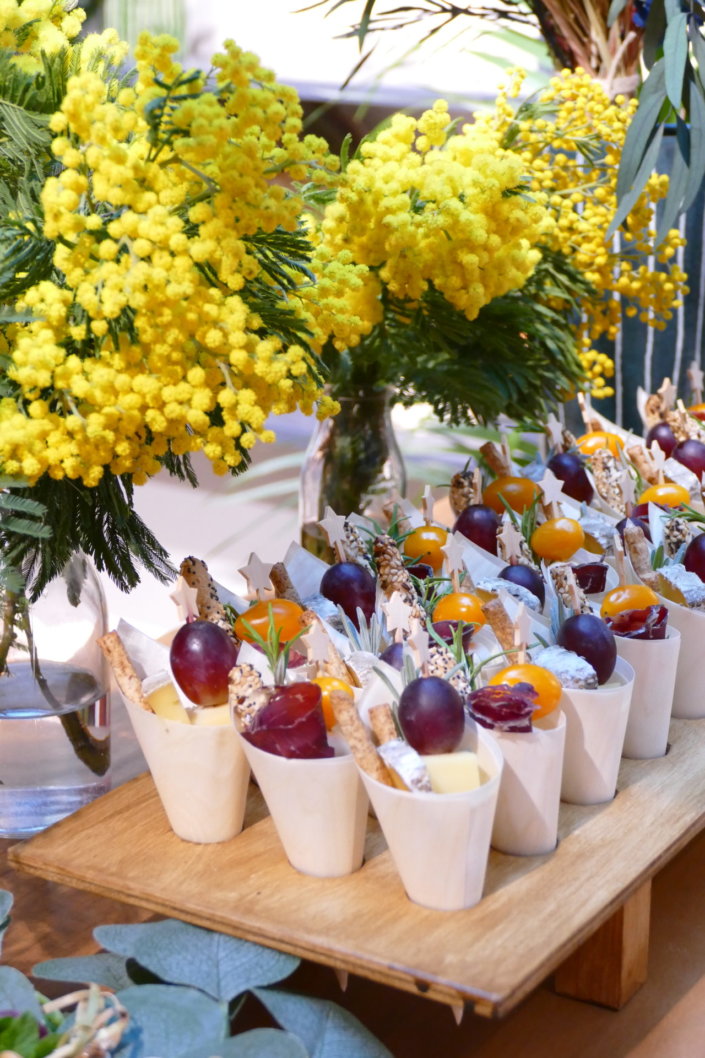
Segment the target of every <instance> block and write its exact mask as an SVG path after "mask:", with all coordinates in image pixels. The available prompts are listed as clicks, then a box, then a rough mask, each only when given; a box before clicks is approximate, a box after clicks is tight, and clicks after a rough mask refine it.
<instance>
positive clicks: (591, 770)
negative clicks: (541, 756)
mask: <svg viewBox="0 0 705 1058" xmlns="http://www.w3.org/2000/svg"><path fill="white" fill-rule="evenodd" d="M633 688H634V669H633V668H632V667H631V665H630V664H629V663H628V662H626V661H624V659H623V658H620V657H618V658H617V664H616V666H615V670H614V673H613V674H612V676H611V677H610V679H609V680H608V681H607V683H605V684H603V685H602V687H598V688H597V689H596V690H592V691H587V690H575V689H572V688H571V689H568V688H566V687H564V688H563V694H562V695H561V701H560V708H561V709H562V710H563V712H564V713H565V718H566V738H565V755H564V758H563V781H562V783H561V800H562V801H568V802H569V803H571V804H576V805H594V804H602V802H604V801H611V800H612V798H613V797H614V794H615V789H616V786H617V775H618V773H619V761H620V758H621V756H622V746H623V745H624V735H625V732H626V730H627V721H628V719H629V705H630V702H631V697H632V690H633Z"/></svg>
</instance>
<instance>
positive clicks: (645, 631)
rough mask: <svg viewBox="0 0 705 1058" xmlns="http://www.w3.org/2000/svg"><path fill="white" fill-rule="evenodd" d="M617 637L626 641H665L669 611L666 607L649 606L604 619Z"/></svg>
mask: <svg viewBox="0 0 705 1058" xmlns="http://www.w3.org/2000/svg"><path fill="white" fill-rule="evenodd" d="M603 620H604V622H605V624H606V625H607V626H608V628H609V629H610V630H611V631H612V632H613V633H614V635H616V636H624V638H625V639H665V638H666V632H667V631H668V610H667V609H666V607H665V606H647V607H646V608H645V609H643V610H622V611H621V613H618V614H615V615H614V617H605V618H603Z"/></svg>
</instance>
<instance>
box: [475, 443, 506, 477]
mask: <svg viewBox="0 0 705 1058" xmlns="http://www.w3.org/2000/svg"><path fill="white" fill-rule="evenodd" d="M480 452H481V453H482V455H483V456H484V457H485V462H486V463H487V465H488V467H489V468H490V470H491V471H492V472H493V473H494V474H496V475H497V477H498V478H501V477H506V476H507V475H508V474H511V472H512V468H511V466H510V464H509V462H508V461H507V459H506V458H505V455H504V452H503V451H502V449H501V448H500V447H499V446H498V445H496V444H495V443H494V441H485V443H484V444H483V445H480Z"/></svg>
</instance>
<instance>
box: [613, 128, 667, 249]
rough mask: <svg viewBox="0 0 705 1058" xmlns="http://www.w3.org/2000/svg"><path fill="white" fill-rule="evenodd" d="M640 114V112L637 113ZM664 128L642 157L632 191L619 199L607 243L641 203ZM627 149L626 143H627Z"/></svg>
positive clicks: (654, 135) (655, 134)
mask: <svg viewBox="0 0 705 1058" xmlns="http://www.w3.org/2000/svg"><path fill="white" fill-rule="evenodd" d="M637 113H638V112H637ZM663 134H664V130H663V126H659V127H658V128H657V129H656V131H655V132H654V134H653V136H652V139H651V141H650V143H649V144H648V146H647V149H646V151H645V153H644V154H643V156H642V159H641V164H640V166H639V168H638V169H637V171H636V174H635V176H634V181H633V184H632V186H631V188H630V190H629V191H628V192H627V193H626V194H625V195H624V196H623V197H621V198H618V201H619V205H618V207H617V209H616V211H615V214H614V216H613V218H612V220H611V221H610V226H609V228H608V229H607V232H606V234H605V242H607V241H609V239H611V237H612V236H613V235H614V233H615V232H616V231H617V229H618V228H619V226H620V225H621V224H622V223H623V222H624V221H625V220H626V218H627V217H628V216H629V214H630V213H631V211H632V210H633V209H634V206H635V205H636V203H637V202H638V201H639V198H640V196H641V194H642V192H643V190H644V185H645V184H646V181H647V180H648V179H649V176H650V175H651V173H652V172H653V168H654V165H655V164H656V159H657V158H658V154H659V151H660V149H661V141H662V139H663ZM628 138H629V132H627V139H628ZM625 148H626V143H625ZM624 159H625V153H624V151H623V152H622V165H623V164H624Z"/></svg>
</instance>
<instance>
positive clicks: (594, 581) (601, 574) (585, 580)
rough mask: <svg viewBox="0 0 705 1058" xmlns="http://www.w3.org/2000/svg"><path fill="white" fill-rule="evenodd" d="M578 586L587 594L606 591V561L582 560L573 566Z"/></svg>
mask: <svg viewBox="0 0 705 1058" xmlns="http://www.w3.org/2000/svg"><path fill="white" fill-rule="evenodd" d="M572 570H573V573H574V574H575V579H576V580H577V582H578V586H579V587H580V588H582V589H583V591H584V592H585V593H586V595H594V594H596V593H597V592H600V591H604V590H605V585H606V583H607V563H606V562H582V563H580V565H578V566H573V567H572Z"/></svg>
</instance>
